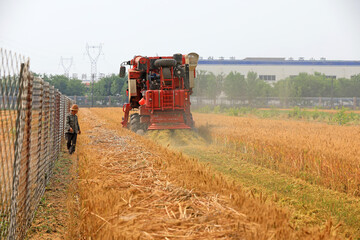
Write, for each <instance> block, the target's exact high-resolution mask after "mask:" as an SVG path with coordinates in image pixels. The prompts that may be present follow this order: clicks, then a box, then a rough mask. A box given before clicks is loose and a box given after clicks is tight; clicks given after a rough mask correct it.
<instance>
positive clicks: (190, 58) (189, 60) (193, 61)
mask: <svg viewBox="0 0 360 240" xmlns="http://www.w3.org/2000/svg"><path fill="white" fill-rule="evenodd" d="M198 60H199V54H197V53H193V52H192V53H189V54H188V55H186V56H185V63H186V64H189V71H190V76H189V81H190V88H194V87H195V84H194V79H195V72H194V70H195V68H196V66H197V64H198ZM193 72H194V74H192V73H193Z"/></svg>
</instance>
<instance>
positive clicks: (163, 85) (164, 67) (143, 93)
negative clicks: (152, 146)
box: [120, 53, 199, 132]
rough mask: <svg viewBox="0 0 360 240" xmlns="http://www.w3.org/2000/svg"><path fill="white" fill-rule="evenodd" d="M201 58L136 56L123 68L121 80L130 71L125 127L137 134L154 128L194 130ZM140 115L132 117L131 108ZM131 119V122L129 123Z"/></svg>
mask: <svg viewBox="0 0 360 240" xmlns="http://www.w3.org/2000/svg"><path fill="white" fill-rule="evenodd" d="M198 59H199V55H198V54H196V53H189V54H187V55H182V54H174V55H173V56H172V57H142V56H136V57H134V59H132V60H131V61H128V62H123V63H122V64H121V67H120V77H124V76H125V71H126V68H125V66H124V65H131V66H132V67H131V68H130V69H129V70H128V91H127V94H128V97H129V103H126V104H124V106H123V111H124V113H125V114H124V117H123V121H122V122H121V124H122V125H123V127H128V128H129V127H130V129H131V130H132V131H134V132H138V131H139V130H141V131H144V132H145V131H147V130H154V129H190V128H192V127H193V126H194V121H193V119H192V115H191V112H190V95H191V94H192V89H193V87H194V78H195V68H196V66H197V62H198ZM136 108H137V109H139V113H134V114H132V115H131V116H129V113H130V110H131V109H136ZM129 117H130V121H129Z"/></svg>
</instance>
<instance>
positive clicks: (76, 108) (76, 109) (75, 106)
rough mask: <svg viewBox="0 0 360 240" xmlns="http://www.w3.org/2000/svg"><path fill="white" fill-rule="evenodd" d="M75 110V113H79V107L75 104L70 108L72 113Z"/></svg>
mask: <svg viewBox="0 0 360 240" xmlns="http://www.w3.org/2000/svg"><path fill="white" fill-rule="evenodd" d="M71 110H74V111H79V106H78V105H77V104H73V105H72V106H71V108H70V111H71Z"/></svg>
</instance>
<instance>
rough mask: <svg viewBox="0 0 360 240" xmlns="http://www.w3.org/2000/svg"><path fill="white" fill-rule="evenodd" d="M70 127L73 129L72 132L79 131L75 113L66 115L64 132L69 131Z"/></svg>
mask: <svg viewBox="0 0 360 240" xmlns="http://www.w3.org/2000/svg"><path fill="white" fill-rule="evenodd" d="M70 128H72V129H73V130H74V132H73V133H78V132H79V131H80V126H79V122H78V118H77V116H76V114H75V115H72V114H68V115H67V116H66V126H65V130H66V132H68V133H69V132H70Z"/></svg>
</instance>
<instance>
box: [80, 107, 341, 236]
mask: <svg viewBox="0 0 360 240" xmlns="http://www.w3.org/2000/svg"><path fill="white" fill-rule="evenodd" d="M117 111H120V110H115V109H114V110H113V111H104V110H101V109H91V110H90V109H82V111H81V116H80V121H81V122H80V124H81V127H82V131H83V135H81V136H80V137H79V144H78V150H77V155H78V157H79V176H80V179H79V197H80V204H81V214H80V234H81V237H82V238H83V239H90V238H91V239H179V238H181V239H241V238H246V239H298V238H301V239H304V238H312V239H320V238H321V237H322V238H324V237H325V238H326V239H330V238H331V236H332V235H334V234H335V228H331V227H330V225H327V226H326V227H325V228H324V229H323V230H322V231H319V230H318V229H295V227H294V226H292V225H291V224H290V221H289V215H288V214H287V213H286V211H284V210H281V209H279V208H277V207H275V206H274V205H273V204H272V203H271V202H269V201H266V199H265V198H263V197H261V196H260V197H259V198H257V197H253V196H251V193H246V192H244V191H243V190H242V189H241V188H240V187H239V186H238V185H236V184H235V183H234V182H230V181H228V180H227V179H225V178H224V177H223V176H221V175H219V174H216V173H214V172H212V171H211V170H210V169H209V168H207V167H206V166H204V165H202V164H200V163H198V162H197V160H194V159H190V158H187V157H184V156H183V155H182V154H181V153H176V152H172V151H170V150H168V149H167V148H166V146H159V145H156V144H155V143H153V142H151V141H149V139H146V138H144V137H141V136H137V135H135V134H133V133H131V132H129V131H127V130H124V129H122V128H121V127H120V124H119V122H120V119H119V116H121V115H120V114H119V113H118V112H117Z"/></svg>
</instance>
